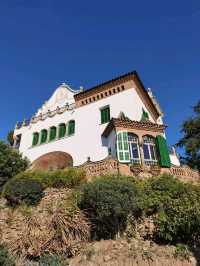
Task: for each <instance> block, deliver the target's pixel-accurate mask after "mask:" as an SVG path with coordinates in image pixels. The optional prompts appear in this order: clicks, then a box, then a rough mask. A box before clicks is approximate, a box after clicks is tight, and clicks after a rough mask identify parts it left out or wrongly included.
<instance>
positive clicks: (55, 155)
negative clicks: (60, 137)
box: [31, 151, 73, 171]
mask: <svg viewBox="0 0 200 266" xmlns="http://www.w3.org/2000/svg"><path fill="white" fill-rule="evenodd" d="M72 166H73V158H72V156H71V155H70V154H68V153H66V152H61V151H54V152H49V153H46V154H44V155H42V156H40V157H39V158H38V159H36V160H35V161H34V162H33V163H32V167H31V168H32V169H33V170H43V171H50V170H57V169H64V168H66V167H72Z"/></svg>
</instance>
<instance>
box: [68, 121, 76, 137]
mask: <svg viewBox="0 0 200 266" xmlns="http://www.w3.org/2000/svg"><path fill="white" fill-rule="evenodd" d="M74 133H75V121H74V120H70V121H69V123H68V132H67V134H68V136H71V135H73V134H74Z"/></svg>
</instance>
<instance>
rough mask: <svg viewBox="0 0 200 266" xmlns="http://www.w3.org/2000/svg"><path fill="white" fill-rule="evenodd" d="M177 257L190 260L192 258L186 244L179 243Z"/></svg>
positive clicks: (175, 253) (175, 255)
mask: <svg viewBox="0 0 200 266" xmlns="http://www.w3.org/2000/svg"><path fill="white" fill-rule="evenodd" d="M174 257H175V258H180V259H182V260H188V261H189V259H190V251H189V249H188V246H186V245H184V244H177V245H176V250H175V252H174Z"/></svg>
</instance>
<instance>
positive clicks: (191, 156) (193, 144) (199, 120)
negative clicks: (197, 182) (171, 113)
mask: <svg viewBox="0 0 200 266" xmlns="http://www.w3.org/2000/svg"><path fill="white" fill-rule="evenodd" d="M193 111H194V116H193V117H191V118H189V119H188V120H186V121H185V122H184V123H183V125H182V130H181V132H182V133H183V137H182V138H181V139H180V141H179V142H178V144H177V145H178V146H180V147H184V148H185V155H186V156H185V157H183V158H182V159H183V162H185V163H186V164H188V165H189V166H191V167H192V168H194V169H197V170H199V171H200V100H199V102H198V103H197V105H195V106H194V107H193Z"/></svg>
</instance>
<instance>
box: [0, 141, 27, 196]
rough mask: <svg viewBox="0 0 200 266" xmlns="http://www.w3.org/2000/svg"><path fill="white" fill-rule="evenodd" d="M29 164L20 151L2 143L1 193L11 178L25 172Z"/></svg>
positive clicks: (0, 142)
mask: <svg viewBox="0 0 200 266" xmlns="http://www.w3.org/2000/svg"><path fill="white" fill-rule="evenodd" d="M28 164H29V163H28V160H27V159H23V158H22V156H21V154H19V152H18V151H16V150H14V149H12V148H11V147H10V146H9V145H7V144H5V143H4V142H2V141H0V191H1V190H2V187H3V185H4V184H5V182H6V181H7V180H8V179H9V178H11V177H13V176H15V175H16V174H18V173H20V172H21V171H24V170H25V169H26V168H27V167H28Z"/></svg>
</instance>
